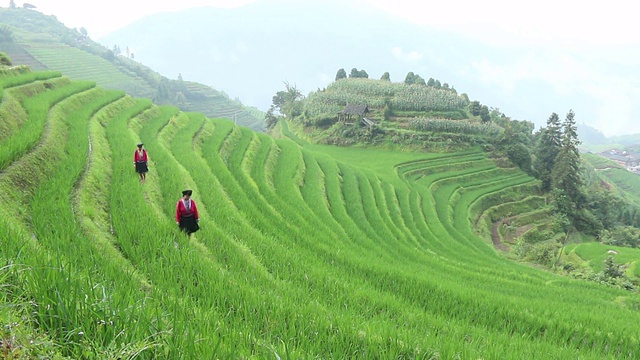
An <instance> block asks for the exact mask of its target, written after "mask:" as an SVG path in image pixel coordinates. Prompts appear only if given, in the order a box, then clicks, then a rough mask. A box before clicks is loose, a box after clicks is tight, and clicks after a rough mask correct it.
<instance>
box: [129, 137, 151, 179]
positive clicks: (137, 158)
mask: <svg viewBox="0 0 640 360" xmlns="http://www.w3.org/2000/svg"><path fill="white" fill-rule="evenodd" d="M143 145H144V144H142V143H139V144H138V150H136V152H135V153H133V166H135V168H136V172H137V173H138V175H139V176H140V182H143V183H144V182H145V181H146V180H147V172H148V171H149V168H148V167H147V162H148V161H149V156H148V155H147V150H145V149H143V148H142V146H143Z"/></svg>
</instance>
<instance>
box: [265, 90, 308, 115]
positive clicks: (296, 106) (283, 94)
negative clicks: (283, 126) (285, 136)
mask: <svg viewBox="0 0 640 360" xmlns="http://www.w3.org/2000/svg"><path fill="white" fill-rule="evenodd" d="M284 86H285V90H284V91H278V92H277V93H276V95H274V96H273V98H272V99H271V102H272V104H273V107H274V108H275V109H276V110H278V112H279V113H280V114H282V115H284V116H286V117H289V118H293V117H295V116H297V115H299V112H300V108H301V102H300V100H302V99H303V98H304V96H303V95H302V93H301V92H300V90H298V88H297V87H296V86H295V85H291V84H289V83H288V82H286V81H285V82H284Z"/></svg>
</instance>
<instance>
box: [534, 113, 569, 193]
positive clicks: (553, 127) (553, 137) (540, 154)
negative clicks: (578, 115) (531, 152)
mask: <svg viewBox="0 0 640 360" xmlns="http://www.w3.org/2000/svg"><path fill="white" fill-rule="evenodd" d="M561 136H562V133H561V128H560V118H559V117H558V114H556V113H553V114H551V116H549V119H547V127H546V128H543V129H541V130H540V139H539V140H538V146H537V149H536V162H535V166H534V167H535V169H536V171H537V172H538V178H539V179H540V180H541V181H542V185H541V187H542V191H545V192H547V191H550V190H551V172H552V171H553V165H554V164H555V161H556V156H558V153H559V152H560V146H561Z"/></svg>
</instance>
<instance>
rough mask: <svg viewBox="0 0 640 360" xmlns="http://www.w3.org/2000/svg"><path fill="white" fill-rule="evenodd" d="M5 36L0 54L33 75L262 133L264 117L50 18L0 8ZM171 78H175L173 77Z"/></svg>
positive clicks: (30, 12)
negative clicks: (85, 83)
mask: <svg viewBox="0 0 640 360" xmlns="http://www.w3.org/2000/svg"><path fill="white" fill-rule="evenodd" d="M2 24H4V27H3V31H4V32H5V33H6V36H4V37H3V38H2V39H0V51H3V52H5V53H7V54H8V55H9V57H10V58H11V59H12V61H13V62H14V63H15V64H25V65H28V66H29V67H31V68H32V69H33V70H45V69H52V70H58V71H61V72H62V73H63V75H66V76H69V77H70V78H72V79H87V80H94V81H96V82H97V84H98V85H100V86H103V87H105V88H108V89H120V90H124V91H126V92H127V93H129V94H130V95H132V96H134V97H146V98H150V99H152V100H154V101H155V102H156V103H158V104H166V105H174V106H177V107H179V108H180V109H181V110H183V111H197V112H201V113H203V114H205V115H207V116H208V117H224V118H229V119H231V120H234V121H236V122H237V123H238V124H240V125H244V126H247V127H250V128H252V129H254V130H256V131H264V130H265V126H264V112H262V111H261V110H258V109H257V108H252V107H247V106H245V105H243V104H242V103H241V102H239V101H236V100H232V99H230V98H229V96H228V95H226V94H225V93H224V92H222V91H218V90H215V89H213V88H211V87H209V86H206V85H203V84H199V83H197V82H193V81H183V80H182V79H180V78H179V79H178V80H171V79H169V78H167V77H164V76H161V75H160V74H158V73H157V72H155V71H154V70H152V69H151V68H149V67H147V66H145V65H143V64H142V63H140V62H139V61H137V60H134V54H133V53H130V52H129V51H128V49H127V51H126V53H124V51H123V53H122V54H120V53H118V50H119V49H118V48H116V47H114V48H113V49H108V48H105V47H103V46H102V45H100V44H98V43H96V42H93V41H92V40H91V39H90V38H89V37H87V36H86V34H83V33H82V32H81V31H79V30H77V29H69V28H67V27H65V26H64V25H63V24H62V23H60V22H59V21H57V19H56V18H55V17H54V16H46V15H43V14H41V13H40V12H38V11H34V10H29V9H23V8H17V9H0V25H2ZM175 75H176V76H178V75H179V74H178V73H176V74H175Z"/></svg>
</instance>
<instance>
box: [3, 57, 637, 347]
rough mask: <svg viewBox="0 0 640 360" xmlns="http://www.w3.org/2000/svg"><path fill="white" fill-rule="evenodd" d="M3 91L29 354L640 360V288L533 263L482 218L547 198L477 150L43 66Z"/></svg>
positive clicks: (11, 278)
mask: <svg viewBox="0 0 640 360" xmlns="http://www.w3.org/2000/svg"><path fill="white" fill-rule="evenodd" d="M0 86H1V87H2V103H1V104H0V115H1V118H2V119H3V121H6V122H7V123H8V125H6V126H4V128H3V132H2V137H1V138H0V242H1V246H0V280H2V286H0V319H1V320H2V321H5V322H6V324H13V325H12V326H3V327H2V333H0V339H1V343H0V344H1V345H0V349H1V350H2V352H3V353H4V354H10V355H8V356H15V357H19V356H21V355H20V354H22V356H25V357H27V355H28V353H29V354H40V355H42V354H43V353H44V354H48V356H53V355H52V354H58V355H61V356H69V357H72V358H89V359H91V358H96V359H104V358H142V359H155V358H191V359H209V358H261V359H262V358H290V359H298V358H430V359H437V358H446V359H448V358H465V359H467V358H488V359H498V358H499V359H522V358H554V359H574V358H580V359H603V358H610V359H613V358H616V359H633V358H638V357H639V356H640V354H639V353H638V349H639V348H640V347H639V345H640V344H639V343H638V342H639V339H640V330H639V328H638V327H637V325H636V324H637V323H638V322H639V321H640V299H639V298H638V296H637V293H632V292H628V291H624V290H621V289H615V288H611V287H606V286H602V285H599V284H595V283H588V282H582V281H578V280H572V279H570V278H565V277H561V276H558V275H554V274H551V273H548V272H545V271H541V270H538V269H535V268H533V267H528V266H524V265H520V264H517V263H515V262H513V261H511V260H507V259H506V258H505V257H503V256H501V255H500V254H499V253H498V252H497V251H496V250H495V249H494V246H493V244H491V242H490V241H489V239H488V238H486V237H481V236H478V235H477V231H480V232H482V231H486V226H484V225H482V224H483V221H482V220H481V219H483V216H486V215H485V214H488V213H490V212H492V211H500V210H499V209H497V208H496V207H497V206H507V205H508V204H510V203H512V204H528V205H525V206H523V207H526V206H529V207H531V208H533V207H535V206H536V204H537V203H539V201H540V199H536V197H535V196H534V197H532V196H531V195H530V194H531V192H532V189H533V188H535V187H537V186H538V185H537V181H535V180H534V179H533V178H532V177H530V176H528V175H527V174H525V173H524V172H522V171H520V170H519V169H518V168H516V167H504V166H497V165H496V163H495V162H494V161H493V160H491V159H489V158H488V157H487V155H486V153H485V152H483V151H481V150H480V149H478V148H474V147H469V148H467V149H466V150H464V151H459V152H452V153H418V152H416V153H411V152H396V151H390V150H373V149H364V148H338V147H330V146H322V145H311V144H308V143H306V142H305V141H304V140H303V139H301V138H300V137H298V136H296V135H294V134H293V133H292V132H291V130H290V129H289V127H288V124H287V122H279V125H278V126H276V127H275V128H274V133H275V134H277V135H278V138H279V139H276V138H274V137H271V136H268V135H266V134H263V133H256V132H253V131H251V130H250V129H248V128H245V127H238V126H235V125H234V123H233V122H231V121H228V120H222V119H208V118H207V117H205V116H204V115H202V114H199V113H185V112H181V111H180V110H178V109H177V108H175V107H169V106H157V105H154V104H153V103H152V102H151V101H149V100H140V99H135V98H132V97H130V96H128V95H126V94H125V93H124V92H122V91H113V90H106V89H104V88H102V87H98V86H96V85H95V83H91V82H84V81H71V80H70V79H69V78H66V77H63V76H61V74H60V73H56V72H35V73H32V72H29V71H28V69H26V68H24V67H15V68H8V69H5V70H4V71H3V75H2V76H1V77H0ZM139 141H141V142H143V143H144V144H145V146H146V148H147V149H148V151H149V154H150V169H151V170H150V173H149V176H148V177H147V182H146V183H145V184H140V183H139V181H138V179H137V176H136V174H135V173H134V172H133V167H132V165H131V157H132V152H133V150H134V149H135V144H136V143H137V142H139ZM184 188H191V189H193V190H194V198H195V200H196V201H197V202H198V205H199V208H200V215H201V219H202V220H201V227H202V230H201V231H199V232H197V233H196V234H195V235H194V236H192V237H190V238H188V237H186V236H185V235H183V234H180V233H179V231H178V229H177V228H176V226H175V222H174V220H173V216H174V211H175V202H176V200H177V199H178V198H179V195H180V191H181V190H183V189H184ZM492 209H494V210H492ZM503 210H504V209H503ZM476 226H478V227H477V228H476ZM32 356H36V355H32Z"/></svg>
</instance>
